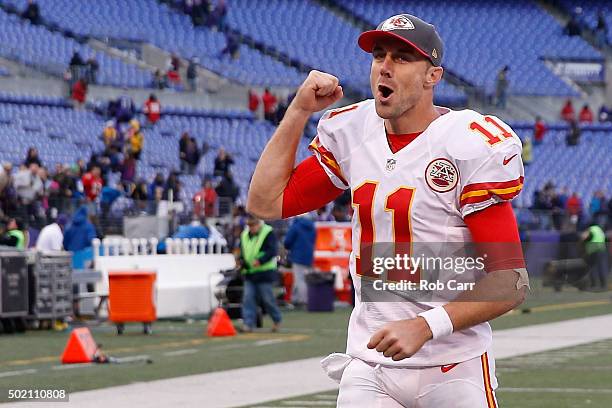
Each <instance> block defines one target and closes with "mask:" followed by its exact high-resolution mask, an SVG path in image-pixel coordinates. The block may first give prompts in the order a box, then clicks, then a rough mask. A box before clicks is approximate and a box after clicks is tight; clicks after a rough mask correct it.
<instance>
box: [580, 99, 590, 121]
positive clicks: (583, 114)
mask: <svg viewBox="0 0 612 408" xmlns="http://www.w3.org/2000/svg"><path fill="white" fill-rule="evenodd" d="M578 120H579V121H580V123H588V124H592V123H593V111H591V108H589V105H588V104H587V103H585V104H584V106H583V107H582V109H581V110H580V114H579V115H578Z"/></svg>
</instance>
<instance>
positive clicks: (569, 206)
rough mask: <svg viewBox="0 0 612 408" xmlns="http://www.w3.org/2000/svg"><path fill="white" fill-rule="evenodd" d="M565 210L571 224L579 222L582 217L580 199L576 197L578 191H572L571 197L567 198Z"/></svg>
mask: <svg viewBox="0 0 612 408" xmlns="http://www.w3.org/2000/svg"><path fill="white" fill-rule="evenodd" d="M565 210H566V212H567V214H568V215H569V216H570V219H571V222H572V224H577V223H579V221H580V218H581V217H582V200H581V199H580V197H578V193H576V192H574V193H573V194H572V195H571V197H570V198H568V199H567V203H566V204H565Z"/></svg>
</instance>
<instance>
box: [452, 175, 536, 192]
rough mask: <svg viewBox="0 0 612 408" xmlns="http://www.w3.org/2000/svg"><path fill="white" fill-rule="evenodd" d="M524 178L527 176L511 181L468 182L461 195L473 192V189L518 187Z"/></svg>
mask: <svg viewBox="0 0 612 408" xmlns="http://www.w3.org/2000/svg"><path fill="white" fill-rule="evenodd" d="M524 179H525V178H524V177H522V176H521V177H519V178H517V179H514V180H510V181H497V182H484V183H473V184H468V185H467V186H465V187H463V190H461V196H463V195H464V194H466V193H469V192H472V191H479V190H490V189H502V188H508V187H516V186H518V185H519V184H523V180H524Z"/></svg>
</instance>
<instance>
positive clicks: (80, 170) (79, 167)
mask: <svg viewBox="0 0 612 408" xmlns="http://www.w3.org/2000/svg"><path fill="white" fill-rule="evenodd" d="M73 170H74V174H75V175H76V176H77V177H78V178H79V179H80V178H81V177H82V176H83V175H84V174H85V173H87V164H85V160H84V159H79V160H77V162H76V167H74V168H73Z"/></svg>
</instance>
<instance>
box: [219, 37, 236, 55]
mask: <svg viewBox="0 0 612 408" xmlns="http://www.w3.org/2000/svg"><path fill="white" fill-rule="evenodd" d="M226 54H227V55H229V56H230V57H231V58H232V59H238V57H239V56H240V41H239V39H238V36H237V35H236V34H235V33H234V32H233V31H226V32H225V48H223V49H222V50H221V52H220V53H219V58H223V56H224V55H226Z"/></svg>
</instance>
